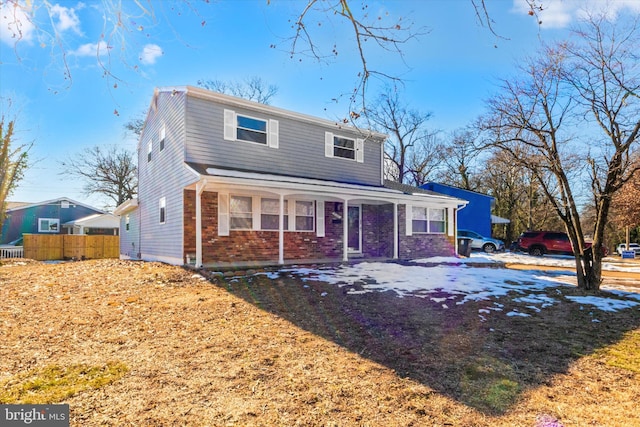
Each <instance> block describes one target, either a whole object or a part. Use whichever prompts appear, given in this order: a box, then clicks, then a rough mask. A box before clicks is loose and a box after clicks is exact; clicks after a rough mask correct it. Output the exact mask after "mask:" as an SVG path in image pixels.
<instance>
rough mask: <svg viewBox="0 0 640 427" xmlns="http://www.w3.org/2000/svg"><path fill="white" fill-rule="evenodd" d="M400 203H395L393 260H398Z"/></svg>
mask: <svg viewBox="0 0 640 427" xmlns="http://www.w3.org/2000/svg"><path fill="white" fill-rule="evenodd" d="M399 239H400V236H398V202H393V259H398V240H399Z"/></svg>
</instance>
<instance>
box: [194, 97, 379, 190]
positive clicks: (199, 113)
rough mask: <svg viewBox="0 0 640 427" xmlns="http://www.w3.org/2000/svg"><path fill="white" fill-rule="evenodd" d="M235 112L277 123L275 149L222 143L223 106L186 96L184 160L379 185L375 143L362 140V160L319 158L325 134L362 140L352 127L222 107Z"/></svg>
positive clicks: (223, 141) (377, 147)
mask: <svg viewBox="0 0 640 427" xmlns="http://www.w3.org/2000/svg"><path fill="white" fill-rule="evenodd" d="M226 108H227V109H230V110H233V111H235V112H236V113H238V114H243V115H247V116H250V117H256V118H260V119H264V120H269V119H275V120H277V121H278V124H279V147H278V148H277V149H275V148H270V147H267V146H266V145H262V144H254V143H249V142H244V141H228V140H225V139H224V110H225V105H223V104H221V103H217V102H214V101H212V100H205V99H201V98H196V97H193V96H191V97H188V98H187V105H186V110H185V114H186V135H185V136H186V151H185V159H186V161H187V162H193V163H201V164H207V165H211V166H215V167H221V168H230V169H238V170H244V171H252V172H261V173H271V174H281V175H289V176H296V177H303V178H314V179H321V180H330V181H339V182H348V183H353V184H364V185H376V186H379V185H381V182H382V168H381V164H382V159H381V156H382V150H381V146H380V145H381V144H380V142H379V141H374V140H370V139H369V140H367V139H365V141H364V162H363V163H358V162H356V161H355V160H348V159H343V158H336V157H334V158H331V157H325V132H332V133H333V134H335V135H338V136H344V137H349V138H354V139H356V138H363V136H362V135H361V134H360V133H358V132H357V131H356V130H354V129H352V128H342V127H340V126H338V125H336V126H329V125H326V126H324V125H322V124H315V123H311V122H308V121H300V120H295V119H294V118H291V117H287V116H284V115H279V114H275V113H273V114H269V113H264V112H254V111H251V110H248V109H243V108H239V107H237V106H234V107H226Z"/></svg>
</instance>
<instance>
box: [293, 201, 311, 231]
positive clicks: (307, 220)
mask: <svg viewBox="0 0 640 427" xmlns="http://www.w3.org/2000/svg"><path fill="white" fill-rule="evenodd" d="M314 214H315V209H314V203H313V202H312V201H304V200H296V231H313V224H314V223H315V221H314V219H315V215H314Z"/></svg>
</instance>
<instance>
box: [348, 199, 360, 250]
mask: <svg viewBox="0 0 640 427" xmlns="http://www.w3.org/2000/svg"><path fill="white" fill-rule="evenodd" d="M347 218H348V221H349V224H348V225H349V227H348V232H347V243H348V246H349V252H357V253H360V252H362V210H361V209H360V206H349V207H348V215H347Z"/></svg>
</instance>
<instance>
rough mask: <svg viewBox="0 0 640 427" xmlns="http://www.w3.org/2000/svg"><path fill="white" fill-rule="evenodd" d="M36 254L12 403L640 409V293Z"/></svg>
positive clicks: (13, 304) (631, 418)
mask: <svg viewBox="0 0 640 427" xmlns="http://www.w3.org/2000/svg"><path fill="white" fill-rule="evenodd" d="M21 264H24V265H20V264H15V263H14V264H11V265H5V266H1V267H0V342H1V343H2V345H1V346H0V403H15V402H38V403H39V402H46V403H56V402H64V403H68V404H69V405H70V409H71V425H72V426H94V425H117V426H123V425H131V426H139V425H189V426H227V425H238V426H277V425H282V426H292V425H309V426H311V425H313V426H315V425H324V426H332V425H335V426H382V425H384V426H409V425H413V426H445V425H451V426H560V425H562V426H585V425H596V426H636V425H640V411H638V410H637V405H638V402H640V304H638V303H640V298H638V294H629V293H624V292H616V293H611V294H609V293H605V294H603V295H601V296H599V297H597V298H593V297H585V296H584V295H580V293H579V292H578V290H577V289H575V287H572V286H570V285H565V284H562V283H561V282H562V281H563V277H564V275H566V274H565V273H559V272H547V273H544V272H535V273H534V272H531V271H518V272H517V273H516V272H514V271H513V270H507V269H505V268H503V267H499V266H495V265H492V266H475V267H469V266H464V265H452V266H443V265H439V264H434V265H429V266H415V265H413V266H401V265H398V264H379V263H375V264H373V263H372V264H357V265H354V266H348V267H338V266H334V267H331V268H329V267H326V268H325V267H322V268H320V267H317V266H307V267H305V268H287V269H283V270H280V271H277V270H269V271H257V272H253V271H249V272H246V271H245V272H242V274H237V275H233V274H227V275H226V276H222V275H219V274H210V275H209V274H208V275H207V278H205V277H203V276H201V275H199V274H197V273H195V272H193V271H187V270H183V269H181V268H179V267H172V266H167V265H163V264H159V263H143V262H128V261H117V260H97V261H85V262H73V263H63V264H44V263H39V262H27V263H21ZM207 279H208V280H207ZM61 378H62V379H64V381H61V380H60V379H61Z"/></svg>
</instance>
